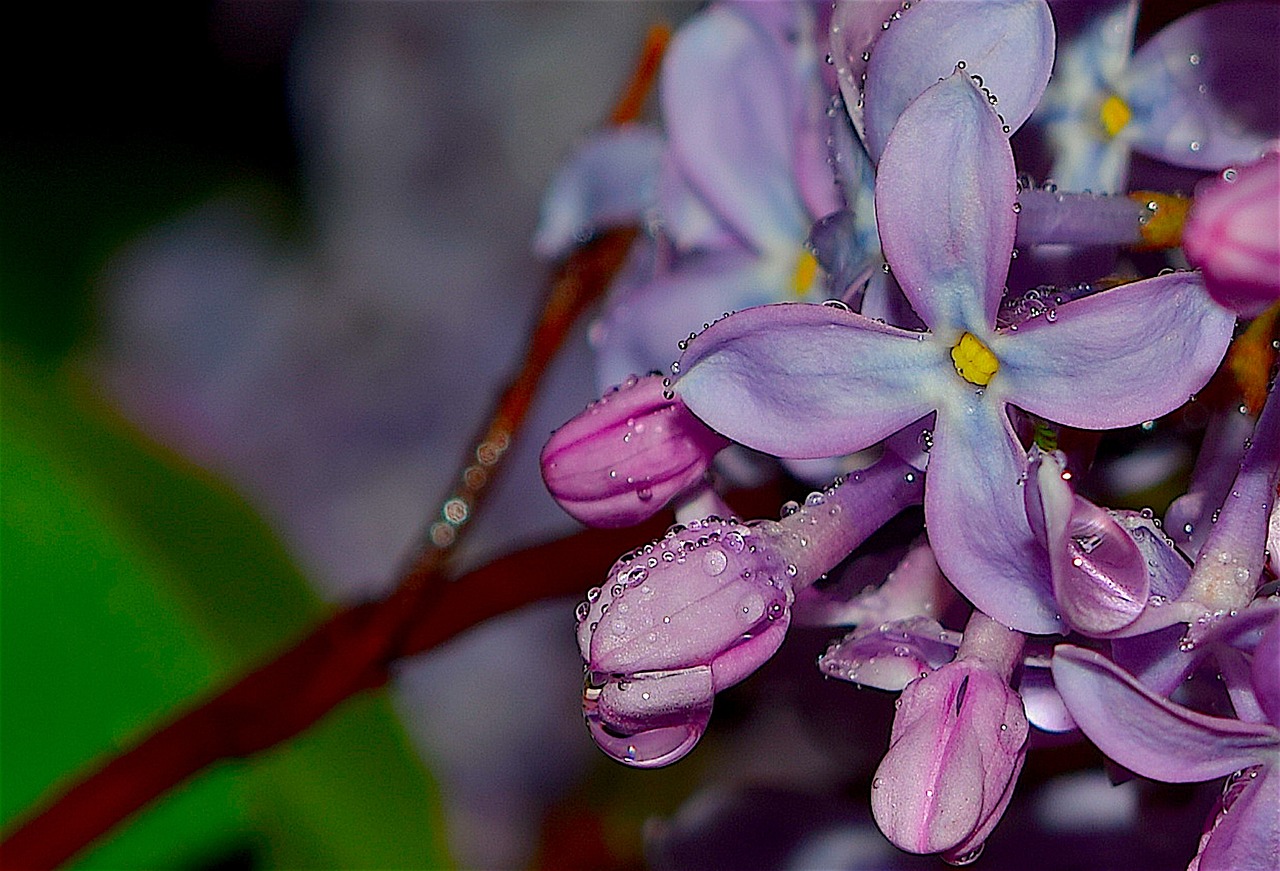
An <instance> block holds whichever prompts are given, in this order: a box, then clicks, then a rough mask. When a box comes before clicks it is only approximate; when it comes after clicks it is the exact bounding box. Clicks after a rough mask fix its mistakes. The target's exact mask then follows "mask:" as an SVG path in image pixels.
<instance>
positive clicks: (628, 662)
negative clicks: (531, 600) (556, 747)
mask: <svg viewBox="0 0 1280 871" xmlns="http://www.w3.org/2000/svg"><path fill="white" fill-rule="evenodd" d="M790 537H792V536H791V534H789V533H787V532H786V531H784V530H783V528H782V526H781V524H779V523H776V522H773V521H759V522H756V523H753V524H751V525H746V524H742V523H738V522H737V521H734V520H721V519H719V518H716V517H710V518H707V519H706V520H703V521H697V522H694V523H690V524H689V526H688V527H681V526H673V527H672V528H671V530H670V531H668V533H667V535H666V537H665V538H663V539H660V540H658V541H656V542H653V543H652V544H647V545H645V546H644V547H643V548H641V549H640V550H638V551H636V552H634V553H632V554H628V555H627V556H625V557H623V558H622V559H620V560H618V562H616V563H615V564H614V566H613V568H612V569H611V570H610V572H609V576H608V580H607V582H606V585H605V586H604V587H596V588H594V589H592V590H591V591H590V592H589V593H588V594H587V601H585V602H583V603H582V604H581V605H579V606H578V614H577V616H578V647H579V649H580V651H581V652H582V658H583V660H584V661H585V662H586V667H587V684H586V687H585V690H584V692H583V710H584V713H585V715H586V718H587V725H588V727H589V728H590V729H591V734H592V737H593V738H595V740H596V743H598V744H599V745H600V747H601V749H603V750H604V751H605V752H606V753H608V754H609V755H610V756H613V757H614V758H615V759H618V760H619V761H621V762H624V763H626V764H629V765H634V766H637V767H654V766H658V765H666V764H668V763H670V762H674V761H675V760H677V759H679V758H680V757H682V756H684V754H686V753H687V752H689V750H690V749H692V747H693V745H694V744H695V743H696V742H697V740H698V738H700V737H701V736H702V733H703V731H705V729H706V726H707V721H708V719H709V718H710V716H711V702H712V699H713V697H714V695H715V693H716V692H718V691H719V690H722V689H724V688H726V687H728V686H732V685H733V684H735V683H737V682H738V681H740V680H742V679H743V678H745V677H746V676H747V675H749V674H751V673H752V672H753V671H755V670H756V669H757V668H759V667H760V666H761V665H762V664H763V663H764V662H765V661H766V660H767V659H768V658H769V657H771V656H772V655H773V654H774V652H775V651H776V650H777V649H778V646H779V645H780V644H781V643H782V639H783V636H784V635H785V634H786V631H787V626H788V624H789V623H790V621H791V612H790V608H791V603H792V601H793V600H794V593H793V590H792V580H791V579H792V578H793V577H795V575H796V574H797V571H798V570H797V568H796V566H795V565H794V564H793V563H790V562H788V559H787V556H786V553H787V551H786V549H785V542H786V540H787V539H788V538H790Z"/></svg>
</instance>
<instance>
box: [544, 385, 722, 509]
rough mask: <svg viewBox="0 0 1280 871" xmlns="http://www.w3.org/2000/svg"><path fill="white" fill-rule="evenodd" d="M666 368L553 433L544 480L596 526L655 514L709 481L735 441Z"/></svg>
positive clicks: (623, 388)
mask: <svg viewBox="0 0 1280 871" xmlns="http://www.w3.org/2000/svg"><path fill="white" fill-rule="evenodd" d="M664 382H665V379H664V378H663V377H662V376H661V375H648V376H645V377H643V378H637V377H635V376H632V377H631V378H629V379H628V380H627V381H626V382H625V383H624V384H622V385H620V386H618V387H615V388H613V389H612V390H610V391H609V392H608V393H606V394H605V395H604V396H603V397H601V398H600V399H599V400H597V401H596V402H593V403H592V404H591V405H589V406H587V408H586V410H585V411H583V412H582V413H581V414H579V415H578V416H577V417H575V418H573V419H572V420H570V421H569V422H568V423H566V424H565V425H564V426H562V427H561V428H560V429H558V430H556V431H555V432H554V433H552V435H551V438H550V439H549V440H548V441H547V444H546V446H545V447H544V448H543V449H542V479H543V481H545V482H546V485H547V490H548V491H550V493H551V495H552V496H553V497H554V498H555V500H556V501H557V502H559V503H560V505H561V507H562V508H564V510H565V511H567V512H568V513H569V514H570V515H572V516H573V517H574V518H575V519H577V520H579V521H581V522H582V523H585V524H587V525H588V526H601V527H621V526H631V525H634V524H636V523H640V522H642V521H644V520H646V519H648V518H649V517H651V516H653V515H654V514H656V513H657V512H659V511H661V510H662V508H663V507H664V506H665V505H666V504H667V503H668V502H669V501H670V500H671V499H672V498H673V497H674V496H677V495H679V494H680V493H681V492H683V491H684V490H686V489H688V488H689V487H690V486H692V485H694V484H696V483H697V482H698V481H700V480H702V478H703V476H704V475H705V474H706V472H707V468H708V467H709V466H710V465H711V460H712V458H713V457H714V456H715V455H716V453H717V452H719V451H720V450H721V449H723V448H725V447H727V446H728V444H729V441H728V440H727V439H726V438H724V437H723V436H721V435H720V434H719V433H716V432H715V431H714V430H712V429H710V428H709V427H707V426H706V424H704V423H702V421H700V420H698V419H697V418H696V417H694V416H693V414H692V412H690V411H689V410H688V409H687V408H686V407H685V405H684V403H683V402H682V401H681V400H680V398H679V397H677V396H675V395H674V394H673V393H672V392H671V391H670V390H669V389H667V385H666V384H665V383H664Z"/></svg>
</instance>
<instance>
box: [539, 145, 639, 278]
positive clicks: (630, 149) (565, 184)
mask: <svg viewBox="0 0 1280 871" xmlns="http://www.w3.org/2000/svg"><path fill="white" fill-rule="evenodd" d="M662 147H663V144H662V136H661V134H659V133H658V131H656V130H653V129H651V128H648V127H642V126H640V125H628V126H626V127H620V128H617V129H613V130H606V131H603V132H601V133H597V134H596V135H594V136H592V137H591V138H590V139H588V140H587V141H586V142H584V143H583V144H582V145H581V146H580V147H579V148H578V151H577V152H576V153H575V154H574V155H573V156H572V157H571V158H570V159H569V161H568V163H566V164H565V165H564V166H562V167H561V168H560V170H559V171H558V172H557V173H556V175H555V177H554V178H552V179H551V184H550V185H548V187H547V192H546V195H545V196H544V197H543V200H542V216H541V218H540V220H539V222H538V231H537V234H536V235H535V237H534V240H533V249H534V251H536V252H537V253H538V255H539V256H541V257H546V258H552V257H560V256H562V255H564V254H565V253H566V252H568V250H569V249H570V248H572V247H573V246H574V245H576V244H579V243H580V242H581V241H582V240H583V239H585V238H587V237H588V236H590V235H591V234H592V233H595V232H596V231H598V230H601V229H606V228H609V227H618V226H622V225H624V224H640V223H642V222H643V220H644V218H645V216H646V214H647V213H648V212H649V210H651V209H652V208H653V207H654V205H655V204H656V203H657V198H658V168H659V166H660V164H661V155H662Z"/></svg>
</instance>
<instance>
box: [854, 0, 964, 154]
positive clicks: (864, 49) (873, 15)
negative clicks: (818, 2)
mask: <svg viewBox="0 0 1280 871" xmlns="http://www.w3.org/2000/svg"><path fill="white" fill-rule="evenodd" d="M901 8H902V3H901V0H836V4H835V9H834V10H833V11H832V13H831V58H832V61H833V62H834V64H835V67H836V80H837V81H838V82H839V83H840V94H841V96H842V97H844V103H845V107H846V109H847V110H848V112H849V119H850V120H851V121H852V122H853V126H854V129H855V130H857V131H858V136H860V137H862V138H863V139H865V138H866V126H865V125H866V121H865V117H864V116H865V113H864V111H863V109H864V106H863V103H862V77H863V74H864V73H865V72H866V69H867V62H868V61H869V60H870V58H871V55H870V49H871V46H872V45H873V44H874V43H875V41H876V40H877V39H878V38H879V37H880V35H881V33H883V31H884V22H886V21H888V20H889V16H890V15H892V14H893V13H894V12H897V11H898V10H899V9H901ZM947 72H950V70H948V71H947Z"/></svg>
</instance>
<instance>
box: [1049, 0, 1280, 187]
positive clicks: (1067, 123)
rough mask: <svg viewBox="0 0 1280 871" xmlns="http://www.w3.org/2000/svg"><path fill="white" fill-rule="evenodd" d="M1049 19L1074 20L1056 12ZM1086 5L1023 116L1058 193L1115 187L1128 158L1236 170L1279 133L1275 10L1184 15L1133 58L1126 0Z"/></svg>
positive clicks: (1122, 182) (1220, 7)
mask: <svg viewBox="0 0 1280 871" xmlns="http://www.w3.org/2000/svg"><path fill="white" fill-rule="evenodd" d="M1058 8H1059V10H1060V11H1066V12H1068V13H1071V12H1074V11H1075V10H1072V9H1071V7H1070V6H1068V5H1067V4H1059V6H1058ZM1085 8H1088V11H1089V13H1090V15H1089V18H1088V20H1087V22H1086V23H1084V25H1083V26H1082V27H1081V28H1080V29H1079V31H1078V32H1077V33H1075V35H1074V36H1073V37H1072V38H1069V39H1064V40H1062V41H1061V42H1060V43H1059V45H1058V60H1057V65H1056V67H1055V68H1054V74H1053V79H1052V80H1051V81H1050V83H1049V87H1048V88H1047V89H1046V90H1045V92H1044V98H1043V100H1041V102H1040V105H1039V107H1038V108H1037V109H1036V112H1035V114H1034V115H1033V116H1032V123H1033V124H1035V125H1037V126H1039V127H1040V128H1041V129H1042V130H1043V131H1044V134H1045V136H1046V137H1047V139H1048V140H1049V143H1050V145H1051V146H1052V147H1053V149H1054V152H1055V155H1056V156H1055V162H1054V164H1053V168H1052V170H1051V172H1050V175H1051V177H1052V178H1053V179H1054V180H1055V181H1056V182H1057V184H1058V186H1059V187H1061V188H1063V189H1064V190H1072V191H1085V190H1091V191H1094V192H1099V193H1114V192H1117V191H1122V190H1124V189H1125V186H1126V182H1127V179H1128V168H1129V155H1130V152H1131V151H1137V152H1139V153H1141V154H1145V155H1147V156H1148V157H1154V158H1156V159H1158V160H1162V161H1164V162H1166V163H1171V164H1173V165H1175V166H1182V167H1187V168H1190V169H1195V170H1201V171H1214V170H1219V169H1223V168H1225V167H1227V166H1230V165H1232V164H1239V163H1245V162H1248V161H1250V160H1254V159H1256V158H1257V157H1258V156H1259V155H1261V154H1262V152H1263V150H1264V149H1265V147H1266V145H1267V142H1268V141H1269V140H1272V139H1274V138H1276V136H1277V135H1278V134H1280V115H1278V114H1277V113H1276V108H1275V107H1276V93H1277V91H1276V82H1277V81H1280V54H1277V53H1276V50H1275V47H1276V45H1277V43H1278V42H1280V7H1277V6H1276V5H1275V4H1272V3H1255V2H1233V3H1218V4H1214V5H1213V6H1208V7H1206V8H1204V9H1199V10H1197V11H1195V12H1192V13H1190V14H1189V15H1185V16H1183V17H1182V18H1179V19H1178V20H1177V21H1175V22H1173V23H1172V24H1170V25H1169V26H1167V27H1165V28H1164V29H1163V30H1161V31H1160V32H1159V33H1157V34H1156V35H1155V36H1154V37H1152V38H1151V39H1150V40H1149V41H1148V42H1147V43H1146V44H1145V45H1143V46H1142V47H1141V48H1140V49H1138V51H1136V52H1134V51H1133V36H1134V28H1135V24H1136V22H1137V15H1138V3H1137V0H1125V2H1119V3H1116V2H1112V3H1111V4H1110V6H1109V7H1108V8H1107V9H1105V10H1104V13H1103V14H1097V10H1096V9H1094V8H1089V7H1086V6H1085V4H1080V5H1079V6H1078V7H1077V9H1080V10H1081V11H1083V10H1084V9H1085Z"/></svg>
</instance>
